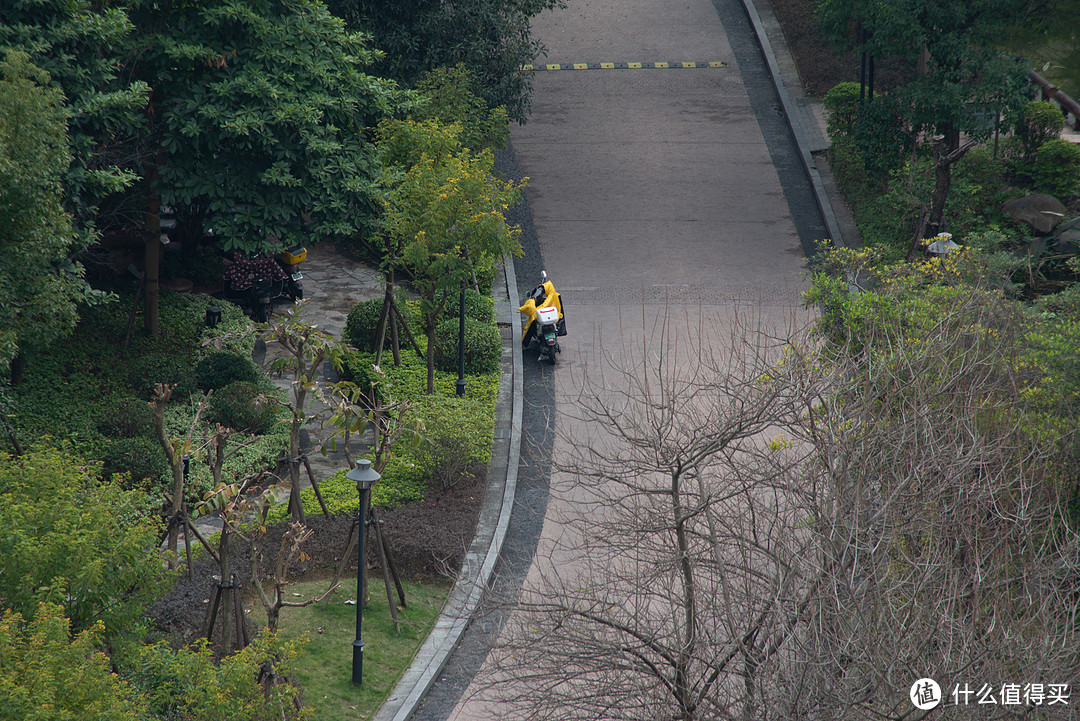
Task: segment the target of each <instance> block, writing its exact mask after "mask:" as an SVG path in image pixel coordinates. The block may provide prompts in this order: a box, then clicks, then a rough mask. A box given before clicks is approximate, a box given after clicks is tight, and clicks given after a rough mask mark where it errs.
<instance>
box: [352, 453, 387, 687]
mask: <svg viewBox="0 0 1080 721" xmlns="http://www.w3.org/2000/svg"><path fill="white" fill-rule="evenodd" d="M345 477H346V478H348V479H349V480H350V481H355V482H356V490H357V491H358V492H359V493H360V528H359V529H358V530H357V533H359V534H360V540H359V541H358V542H357V548H358V550H357V556H356V640H355V641H353V645H352V647H353V652H352V681H353V683H354V684H356V685H357V686H362V685H363V683H364V679H363V676H364V639H363V636H362V635H361V633H360V627H361V624H362V623H363V612H364V536H365V535H367V534H366V533H364V531H366V530H367V518H366V516H367V495H368V492H369V491H370V490H371V488H372V486H374V485H375V484H376V483H378V482H379V479H380V478H382V476H380V475H379V472H378V471H376V470H374V469H373V468H372V467H371V461H369V460H368V459H366V458H361V459H360V460H358V461H357V462H356V468H354V469H352V470H351V471H349V472H348V473H346V474H345Z"/></svg>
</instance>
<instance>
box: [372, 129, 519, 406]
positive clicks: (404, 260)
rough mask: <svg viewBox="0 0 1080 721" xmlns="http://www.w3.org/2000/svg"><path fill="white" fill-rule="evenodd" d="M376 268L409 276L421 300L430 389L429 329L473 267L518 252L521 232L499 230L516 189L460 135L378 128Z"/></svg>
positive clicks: (431, 337)
mask: <svg viewBox="0 0 1080 721" xmlns="http://www.w3.org/2000/svg"><path fill="white" fill-rule="evenodd" d="M379 135H380V152H381V153H382V159H383V164H384V166H385V167H384V171H383V177H382V184H383V186H384V188H385V195H384V196H383V201H382V202H383V217H382V222H383V231H384V233H385V238H386V243H385V246H384V248H383V263H384V265H385V266H386V267H387V268H388V269H400V270H402V271H404V272H405V273H406V274H408V275H409V276H410V277H411V278H412V281H413V287H414V288H415V289H416V290H417V292H419V293H420V295H421V297H422V298H423V299H424V315H425V319H426V321H427V336H428V350H427V361H428V392H429V393H431V392H432V390H433V387H434V373H435V366H434V356H433V352H432V351H433V350H434V337H435V325H436V323H437V322H438V318H439V316H440V314H441V313H442V311H443V307H444V306H445V304H446V299H447V297H449V296H451V295H452V294H453V293H454V292H455V291H456V290H458V289H459V288H460V287H461V284H462V283H465V282H466V281H467V280H468V279H469V277H470V275H471V274H472V273H473V272H474V271H475V270H476V269H477V268H478V267H487V268H490V267H491V266H492V264H493V262H494V260H495V259H497V258H499V257H500V256H502V255H503V254H505V253H520V252H521V244H520V242H519V240H518V236H519V235H520V234H521V231H520V229H518V228H517V227H515V226H509V225H507V223H506V216H505V213H506V211H507V209H508V208H509V207H510V205H511V204H513V203H514V202H516V201H517V199H518V197H519V196H520V193H521V187H522V186H521V184H518V183H514V182H513V181H508V180H502V179H499V178H497V177H495V175H494V164H495V158H494V156H493V155H492V153H491V151H490V150H481V151H479V152H476V151H473V150H470V149H468V148H463V147H461V142H460V140H459V138H460V135H461V128H460V126H458V125H449V126H441V125H439V123H438V122H437V121H436V120H427V121H423V122H421V121H416V120H411V119H410V120H404V121H384V122H383V123H382V124H381V125H380V126H379Z"/></svg>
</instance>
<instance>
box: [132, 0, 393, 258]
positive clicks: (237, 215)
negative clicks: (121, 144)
mask: <svg viewBox="0 0 1080 721" xmlns="http://www.w3.org/2000/svg"><path fill="white" fill-rule="evenodd" d="M138 19H139V22H140V27H142V28H143V30H144V32H145V33H146V35H147V38H148V41H149V44H150V46H151V47H152V48H153V52H152V58H151V59H148V60H147V61H146V65H147V69H146V72H147V76H148V77H149V78H151V82H152V84H153V86H154V97H153V107H154V115H155V117H156V119H157V121H156V122H157V123H158V126H159V127H158V129H159V130H160V133H161V148H162V151H163V154H164V155H163V158H162V162H161V164H160V174H161V182H160V185H159V188H160V192H161V197H162V201H163V202H164V203H165V204H167V205H170V206H172V207H173V208H175V209H177V210H178V211H180V212H181V213H183V214H185V215H187V216H194V218H195V225H197V226H198V227H199V228H200V230H202V229H213V231H214V233H215V234H216V235H217V236H218V237H219V238H220V239H221V242H222V244H223V247H224V248H225V249H226V250H228V249H238V250H241V251H245V252H259V251H263V250H266V249H268V248H269V247H272V246H273V245H274V244H276V243H285V244H289V243H292V242H296V241H310V240H318V239H323V238H343V237H350V236H353V235H356V234H357V233H361V232H363V231H366V230H370V229H371V228H372V223H373V218H374V214H375V211H376V208H377V201H376V200H375V195H376V192H375V177H376V175H377V168H376V160H375V152H374V148H373V146H372V144H371V143H370V142H369V138H368V130H367V129H368V128H369V127H371V126H373V125H374V124H375V123H376V122H377V121H378V120H379V119H380V118H382V117H383V116H385V115H386V114H388V113H389V112H391V110H392V109H394V108H395V107H396V105H397V103H398V102H399V101H401V100H402V96H401V94H400V93H399V91H398V90H397V89H396V87H395V85H394V84H393V83H392V82H390V81H386V80H381V79H378V78H375V77H372V76H371V75H368V74H366V73H365V72H364V68H365V67H366V66H367V65H369V64H370V63H371V62H373V61H374V60H375V58H376V53H375V51H373V50H371V49H370V48H369V47H368V46H367V45H366V43H365V39H364V37H363V36H362V35H360V34H358V33H350V32H346V31H345V29H344V26H343V23H342V22H341V20H339V19H337V18H335V17H333V16H332V15H331V14H330V13H329V12H328V11H327V9H326V7H325V6H324V5H323V4H322V3H321V2H317V1H316V0H296V1H295V2H281V1H280V0H213V1H212V2H207V3H175V4H172V5H171V6H170V7H169V8H168V10H167V11H166V12H164V13H160V12H159V10H158V8H156V7H148V8H146V11H145V14H144V15H140V16H139V18H138Z"/></svg>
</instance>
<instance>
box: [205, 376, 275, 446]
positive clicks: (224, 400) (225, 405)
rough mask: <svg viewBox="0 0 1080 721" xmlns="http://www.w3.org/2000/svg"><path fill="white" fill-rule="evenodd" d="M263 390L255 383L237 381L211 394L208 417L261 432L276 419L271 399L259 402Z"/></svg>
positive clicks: (272, 424)
mask: <svg viewBox="0 0 1080 721" xmlns="http://www.w3.org/2000/svg"><path fill="white" fill-rule="evenodd" d="M263 394H264V391H263V389H262V388H260V387H259V386H258V385H256V384H255V383H249V382H247V381H236V382H234V383H230V384H229V385H227V386H225V387H224V388H222V389H221V390H219V391H217V392H216V393H214V395H212V396H211V397H210V409H209V412H208V413H207V417H206V418H207V420H208V421H210V422H211V423H220V424H221V425H223V426H226V427H228V428H235V429H236V430H238V431H246V432H248V433H255V434H258V435H262V434H264V433H269V432H270V429H272V428H273V427H274V424H275V423H276V422H277V415H278V414H277V407H276V405H275V404H274V403H273V402H272V401H271V400H269V399H266V400H264V401H263V402H262V403H258V402H256V401H257V400H258V398H259V396H260V395H263Z"/></svg>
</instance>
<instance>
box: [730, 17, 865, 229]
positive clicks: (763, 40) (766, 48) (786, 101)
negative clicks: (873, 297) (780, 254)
mask: <svg viewBox="0 0 1080 721" xmlns="http://www.w3.org/2000/svg"><path fill="white" fill-rule="evenodd" d="M742 5H743V8H744V9H745V10H746V15H747V17H748V18H749V19H750V25H751V26H753V28H754V35H755V36H756V37H757V41H758V45H759V46H761V54H762V55H764V56H765V64H766V65H767V66H768V67H769V77H770V78H772V83H773V87H774V88H776V95H777V97H778V98H779V99H780V105H781V106H783V108H784V117H785V118H786V119H787V124H788V127H789V128H790V129H791V134H792V136H794V138H795V145H796V146H798V148H799V158H800V160H802V164H803V168H804V169H805V170H806V175H807V177H809V178H810V185H811V187H812V188H813V190H814V198H815V199H816V200H817V205H818V208H819V209H820V210H821V215H822V217H823V218H824V220H825V227H826V228H828V230H829V235H831V236H832V241H833V243H834V244H836V245H837V246H839V247H844V246H845V243H844V236H843V233H841V232H840V225H839V223H837V222H836V215H835V213H833V208H832V203H830V202H829V196H828V195H827V194H826V193H825V185H824V184H823V183H822V182H821V174H820V173H819V172H818V169H817V166H816V165H815V164H814V158H813V156H812V155H811V154H810V150H809V149H808V147H807V143H806V138H805V137H804V136H803V133H802V132H801V130H799V128H798V127H796V126H797V122H796V120H795V118H796V113H797V112H798V108H796V107H795V104H794V103H793V102H792V100H791V96H789V95H788V92H787V88H786V87H785V86H784V80H783V78H782V77H781V75H780V66H779V64H778V63H777V62H776V54H775V53H774V52H773V49H772V43H770V42H769V37H768V35H767V34H766V33H765V27H764V25H762V23H761V16H760V15H758V11H757V6H756V5H755V4H754V0H742Z"/></svg>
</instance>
